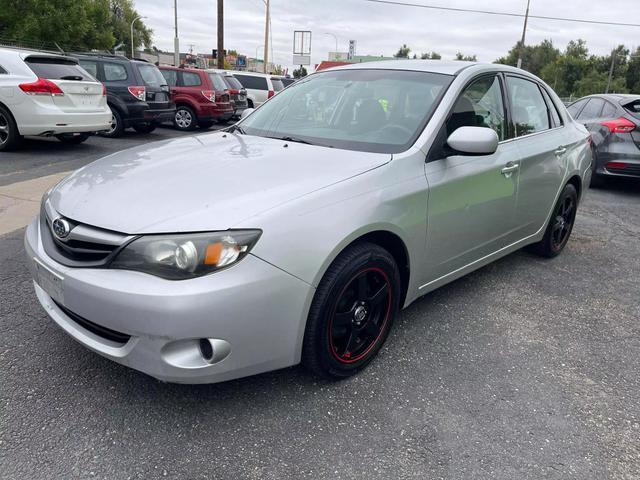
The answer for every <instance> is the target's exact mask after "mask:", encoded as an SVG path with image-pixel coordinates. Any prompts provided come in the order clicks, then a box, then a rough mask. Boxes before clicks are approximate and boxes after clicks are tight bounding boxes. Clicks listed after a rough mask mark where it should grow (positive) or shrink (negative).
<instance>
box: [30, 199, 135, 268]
mask: <svg viewBox="0 0 640 480" xmlns="http://www.w3.org/2000/svg"><path fill="white" fill-rule="evenodd" d="M58 217H59V215H58V214H57V212H55V210H53V208H52V207H51V205H50V204H49V203H48V202H46V204H45V205H43V208H42V210H41V212H40V232H41V237H42V245H43V246H44V249H45V251H46V252H47V255H49V256H50V257H51V258H53V259H54V260H55V261H56V262H58V263H61V264H63V265H66V266H69V267H100V266H104V265H107V264H108V262H109V261H110V260H111V259H112V258H113V257H115V255H116V254H117V253H118V251H119V250H120V249H121V248H122V247H123V246H124V245H126V244H127V243H128V242H129V241H130V240H132V239H133V238H135V237H134V236H130V235H125V234H122V233H118V232H113V231H110V230H105V229H101V228H97V227H93V226H91V225H86V224H83V223H79V222H75V221H73V220H70V219H68V218H67V219H65V220H67V222H68V223H69V225H70V226H71V231H70V232H69V235H68V236H67V237H66V238H59V237H57V236H56V235H55V234H54V233H53V231H52V227H51V224H52V222H53V220H54V219H55V218H58Z"/></svg>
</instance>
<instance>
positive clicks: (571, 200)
mask: <svg viewBox="0 0 640 480" xmlns="http://www.w3.org/2000/svg"><path fill="white" fill-rule="evenodd" d="M577 209H578V192H577V191H576V187H574V186H573V185H571V184H570V183H569V184H567V185H566V186H565V187H564V189H563V190H562V193H561V194H560V197H559V198H558V201H557V202H556V204H555V206H554V207H553V213H552V214H551V218H550V219H549V224H548V225H547V229H546V231H545V232H544V237H542V240H540V241H539V242H538V243H534V244H533V245H531V246H530V247H529V249H530V250H531V251H532V252H533V253H535V254H537V255H540V256H542V257H547V258H553V257H557V256H558V255H560V252H562V250H564V247H565V246H566V245H567V242H568V241H569V237H570V236H571V232H572V231H573V225H574V223H575V219H576V212H577Z"/></svg>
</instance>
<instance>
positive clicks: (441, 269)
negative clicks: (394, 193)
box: [425, 142, 519, 282]
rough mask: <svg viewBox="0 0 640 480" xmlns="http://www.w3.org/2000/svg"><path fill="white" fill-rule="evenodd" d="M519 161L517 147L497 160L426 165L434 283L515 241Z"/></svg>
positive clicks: (504, 149)
mask: <svg viewBox="0 0 640 480" xmlns="http://www.w3.org/2000/svg"><path fill="white" fill-rule="evenodd" d="M518 161H519V152H518V149H517V147H516V146H515V145H514V143H513V142H506V143H502V144H500V145H499V146H498V150H497V151H496V153H494V154H493V155H486V156H478V157H469V156H451V157H448V158H444V159H442V160H437V161H435V162H430V163H427V164H426V168H425V171H426V175H427V181H428V182H429V212H428V218H427V268H426V271H427V272H428V273H427V278H426V279H425V282H430V281H432V280H435V279H437V278H439V277H441V276H443V275H446V274H448V273H451V272H453V271H454V270H457V269H458V268H462V267H464V266H465V265H468V264H469V263H472V262H474V261H476V260H478V259H480V258H482V257H484V256H486V255H489V254H491V253H493V252H495V251H496V250H500V249H501V248H503V247H506V246H507V245H510V244H511V243H513V242H514V241H516V240H517V239H516V234H515V232H514V229H515V221H514V216H515V205H516V199H517V192H518V171H517V170H515V171H514V172H513V173H511V174H508V173H505V174H503V173H502V169H503V168H505V166H507V164H509V162H514V163H516V164H517V162H518Z"/></svg>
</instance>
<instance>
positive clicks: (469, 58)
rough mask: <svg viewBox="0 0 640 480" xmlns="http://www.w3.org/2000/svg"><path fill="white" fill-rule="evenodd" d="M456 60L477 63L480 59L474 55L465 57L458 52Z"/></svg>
mask: <svg viewBox="0 0 640 480" xmlns="http://www.w3.org/2000/svg"><path fill="white" fill-rule="evenodd" d="M454 60H463V61H466V62H477V61H478V58H477V57H476V56H475V54H474V55H463V54H462V53H460V52H458V53H456V57H455V58H454Z"/></svg>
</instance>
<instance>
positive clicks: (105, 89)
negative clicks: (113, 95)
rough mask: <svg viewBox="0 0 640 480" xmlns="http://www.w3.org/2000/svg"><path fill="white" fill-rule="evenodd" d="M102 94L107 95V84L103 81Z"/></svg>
mask: <svg viewBox="0 0 640 480" xmlns="http://www.w3.org/2000/svg"><path fill="white" fill-rule="evenodd" d="M102 96H103V97H106V96H107V86H106V85H105V84H104V83H103V84H102Z"/></svg>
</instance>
